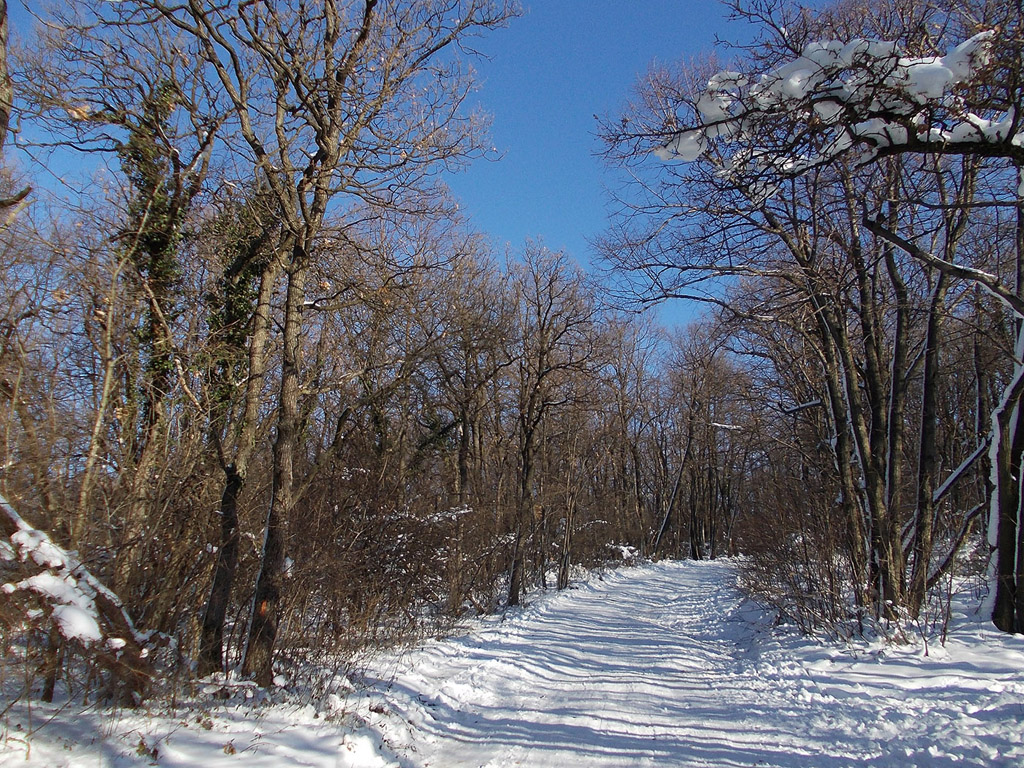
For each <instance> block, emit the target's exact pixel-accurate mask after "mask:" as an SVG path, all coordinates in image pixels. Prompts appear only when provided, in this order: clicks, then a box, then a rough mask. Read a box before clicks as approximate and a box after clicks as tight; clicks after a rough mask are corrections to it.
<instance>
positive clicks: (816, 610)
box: [0, 0, 1024, 759]
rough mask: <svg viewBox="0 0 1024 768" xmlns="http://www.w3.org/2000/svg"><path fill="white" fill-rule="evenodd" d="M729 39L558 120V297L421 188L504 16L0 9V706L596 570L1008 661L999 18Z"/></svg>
mask: <svg viewBox="0 0 1024 768" xmlns="http://www.w3.org/2000/svg"><path fill="white" fill-rule="evenodd" d="M730 5H731V7H732V12H733V14H734V15H735V17H736V18H738V19H741V20H743V21H745V22H747V23H748V24H749V28H750V29H751V30H752V33H751V37H750V39H749V41H747V42H744V43H743V44H742V46H740V45H726V46H720V47H719V48H718V49H717V53H716V54H714V55H711V54H709V55H707V56H705V57H703V58H700V59H689V60H686V61H681V62H679V63H677V64H673V65H665V64H655V65H652V67H651V69H650V70H649V71H647V72H646V73H637V80H636V87H635V89H634V91H633V92H632V93H622V94H621V103H622V108H621V111H620V112H618V113H616V114H611V115H603V116H599V118H598V122H596V123H595V126H594V129H595V131H596V132H597V133H598V134H599V136H600V151H601V154H602V158H603V160H604V162H605V163H606V165H607V167H608V170H609V173H610V174H618V177H621V178H625V179H627V180H628V181H627V182H626V183H624V184H621V185H616V186H614V187H612V189H613V190H614V192H613V194H614V199H613V200H611V201H610V206H609V210H610V216H609V220H608V225H607V228H606V230H605V231H604V232H603V233H602V234H601V236H600V239H599V241H598V242H597V247H598V249H599V251H600V253H601V255H602V263H601V264H595V265H590V266H588V268H587V269H586V270H584V269H583V268H582V267H581V266H579V264H578V263H577V262H576V261H574V258H573V254H568V253H564V252H560V251H553V250H550V249H548V248H547V247H545V245H544V244H543V239H542V237H543V233H538V239H537V240H536V241H530V242H526V243H522V244H519V245H518V246H514V247H513V248H512V249H511V250H510V251H508V252H505V251H498V250H496V249H495V248H494V247H492V246H491V245H490V243H489V240H488V238H487V237H486V236H485V235H484V234H483V233H481V232H479V231H477V230H475V229H474V224H473V221H472V220H469V219H468V218H467V217H466V216H464V215H463V214H462V213H461V211H460V208H459V204H458V200H456V199H454V197H453V196H452V195H451V194H450V193H449V192H448V190H447V188H446V186H445V184H444V177H445V174H447V173H449V172H452V171H455V170H457V169H459V168H460V167H464V166H465V164H467V163H469V162H474V161H475V162H486V161H487V159H486V155H487V153H488V151H489V146H490V145H489V143H488V141H489V140H488V118H487V116H486V115H483V114H479V113H476V112H473V111H469V110H467V109H466V102H467V98H468V94H469V93H470V91H471V89H472V88H473V87H474V70H473V65H472V63H473V59H474V56H475V55H476V54H475V50H474V45H475V44H476V42H475V41H477V40H478V39H479V38H480V37H481V36H485V35H486V36H490V35H500V34H502V28H503V27H505V26H506V25H510V24H515V23H516V16H517V15H518V13H519V12H520V9H519V8H518V7H517V5H516V4H515V3H514V2H513V1H512V0H417V1H416V2H398V1H397V0H323V1H322V2H269V1H268V0H256V1H255V2H234V1H231V2H223V3H217V4H213V3H197V2H176V1H171V0H123V1H122V2H113V1H108V0H75V2H67V3H59V4H56V5H54V6H53V8H52V9H51V10H47V11H43V10H41V9H35V10H33V14H34V15H35V19H34V23H33V24H32V26H31V27H30V28H26V29H18V30H10V35H8V32H9V30H8V28H7V27H8V18H7V3H6V2H4V1H3V0H0V24H2V25H3V26H2V31H3V35H2V41H3V42H2V43H0V146H2V147H3V154H2V156H0V159H2V162H0V169H2V170H0V174H2V177H0V197H2V200H0V496H2V497H0V533H2V538H0V582H2V583H3V587H2V590H0V641H2V643H3V646H4V661H3V666H4V672H3V677H4V680H3V686H4V688H3V690H4V700H5V702H6V701H10V700H11V699H12V698H13V699H19V700H21V699H26V700H28V699H31V700H42V701H44V702H45V701H52V700H54V698H55V697H56V698H57V699H60V698H61V697H71V698H75V699H77V700H87V701H99V702H109V703H114V704H118V705H125V706H135V705H138V704H140V703H143V702H150V701H161V700H166V699H168V698H172V697H174V696H176V695H180V692H181V691H184V690H187V689H189V686H193V685H195V684H196V683H197V681H202V680H222V681H226V680H229V679H240V680H245V681H251V682H252V683H254V684H255V685H256V686H259V687H264V688H266V687H272V686H274V685H275V683H276V684H277V685H283V684H284V683H283V682H282V681H293V680H295V679H296V678H297V677H301V676H302V675H307V676H310V677H312V678H315V676H316V674H317V673H316V672H314V671H312V670H317V669H324V668H337V667H338V666H343V665H344V664H345V663H346V662H345V660H346V659H348V658H350V657H352V656H353V655H354V654H358V653H360V652H363V651H366V650H369V649H376V648H382V647H392V646H398V645H403V644H408V643H411V642H415V641H417V640H419V639H422V638H429V637H436V636H440V635H443V634H445V633H446V632H448V631H449V630H450V629H451V628H452V627H454V626H455V625H456V624H457V623H458V622H459V621H461V620H462V619H463V618H465V617H467V616H489V615H494V614H496V613H502V612H504V611H506V610H508V609H510V608H514V607H515V606H517V605H519V604H520V602H521V601H524V600H526V599H527V598H528V596H530V595H534V594H537V593H542V592H545V591H556V590H563V589H565V588H566V587H567V586H569V585H570V583H571V582H572V581H573V580H574V579H575V578H577V577H578V576H579V574H581V573H583V572H585V571H587V570H590V569H595V568H606V567H610V566H612V565H614V564H619V563H623V562H627V563H636V562H647V561H660V560H675V559H688V560H698V561H699V560H714V559H716V558H720V557H729V558H734V559H735V562H736V563H738V568H739V574H740V587H741V589H742V590H743V591H744V592H745V593H746V594H747V595H748V596H749V597H752V598H753V599H755V600H756V601H758V602H759V603H760V604H762V605H765V606H770V607H771V609H772V610H773V611H775V612H776V615H777V616H778V617H779V618H778V620H779V621H780V622H785V623H789V624H793V625H795V626H797V627H798V628H799V629H800V630H801V631H802V632H804V633H808V634H811V635H814V636H816V637H819V638H823V639H825V640H828V641H834V642H843V641H847V640H850V639H851V638H856V637H862V636H864V635H865V634H866V633H867V634H871V635H873V636H875V635H882V636H885V637H887V638H890V639H892V640H893V641H897V640H898V639H899V638H900V637H901V635H902V633H903V632H904V631H905V628H906V627H912V626H913V627H919V628H920V627H925V628H926V630H922V631H927V632H935V633H937V634H941V633H942V632H943V631H944V630H943V628H944V627H945V626H946V625H947V623H948V622H949V620H950V612H951V604H952V603H951V594H952V593H953V592H954V590H955V589H956V588H959V587H958V586H957V585H960V584H962V583H964V580H965V579H967V580H970V581H971V583H973V584H974V585H975V603H976V605H977V606H981V610H984V611H986V612H987V613H986V616H987V617H990V620H991V622H992V623H993V624H994V627H995V628H997V629H998V630H1001V631H1002V632H1005V633H1024V573H1022V565H1021V564H1022V563H1024V520H1022V519H1021V511H1022V509H1024V487H1022V484H1021V469H1022V464H1024V414H1022V413H1021V404H1022V398H1024V205H1022V200H1024V170H1022V168H1024V103H1022V100H1024V66H1022V61H1024V51H1022V46H1024V15H1022V11H1021V6H1020V3H1019V2H1018V3H1014V2H1006V0H999V2H995V1H994V0H993V1H990V0H966V2H965V1H964V0H960V1H959V2H956V3H954V2H951V1H950V0H939V2H929V3H926V2H922V0H837V1H836V2H830V3H827V4H826V3H820V4H816V5H814V6H813V7H811V8H806V7H802V6H800V5H798V4H796V3H795V2H790V0H735V2H734V4H733V3H731V4H730ZM8 41H10V43H8ZM712 42H713V41H709V50H710V44H711V43H712ZM81 163H87V164H89V166H90V167H94V168H95V171H94V174H93V176H92V179H91V181H89V182H88V183H80V182H75V183H74V184H72V183H70V182H67V181H66V180H65V179H64V176H65V175H66V174H67V172H68V170H67V169H68V168H69V167H70V164H81ZM664 300H671V301H676V302H679V301H691V302H697V303H699V305H700V306H702V307H703V309H702V310H701V314H700V317H699V319H698V320H696V321H694V322H693V323H691V324H689V325H687V326H685V327H683V326H680V327H676V328H666V327H663V326H662V325H660V324H659V323H658V322H656V321H655V320H654V319H652V315H651V314H650V313H649V312H647V311H645V310H646V308H648V307H649V306H651V305H655V304H657V303H659V302H661V301H664ZM936 636H937V635H936ZM5 711H6V710H5ZM154 759H155V755H154Z"/></svg>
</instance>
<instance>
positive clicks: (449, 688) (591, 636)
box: [0, 561, 1024, 768]
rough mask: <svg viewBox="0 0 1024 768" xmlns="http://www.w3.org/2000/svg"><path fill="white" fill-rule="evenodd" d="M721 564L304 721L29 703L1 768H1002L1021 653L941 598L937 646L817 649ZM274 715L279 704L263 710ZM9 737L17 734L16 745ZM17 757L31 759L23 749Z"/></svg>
mask: <svg viewBox="0 0 1024 768" xmlns="http://www.w3.org/2000/svg"><path fill="white" fill-rule="evenodd" d="M736 578H737V577H736V564H735V563H734V562H728V561H725V562H723V561H714V562H710V563H697V562H683V563H659V564H655V565H644V566H640V567H635V568H623V569H620V570H618V571H614V572H612V573H609V574H605V575H604V576H603V577H601V576H598V575H594V576H592V577H591V579H590V581H589V582H587V583H585V584H582V585H580V586H579V587H578V588H575V589H570V590H567V591H564V592H560V593H549V594H548V595H545V596H543V597H542V598H541V599H538V600H537V601H536V602H534V603H533V604H532V605H530V606H528V607H527V608H526V609H523V610H521V611H519V612H517V613H510V614H509V615H508V616H507V617H506V618H505V620H501V618H500V617H492V618H490V619H485V620H480V621H476V622H474V623H473V624H472V625H470V626H468V627H467V628H466V633H465V634H464V635H463V636H461V637H457V638H454V639H448V640H438V641H431V642H427V643H424V644H423V645H421V646H420V647H418V648H416V649H414V650H412V651H409V652H407V653H404V654H398V653H394V654H386V655H384V656H381V657H379V658H378V659H376V660H374V661H373V662H372V663H371V664H370V666H369V668H368V669H367V670H366V671H365V672H364V673H363V675H362V678H361V679H358V680H357V681H356V682H357V686H356V688H355V689H354V690H353V689H352V688H351V685H350V683H349V681H348V680H347V679H346V678H339V679H338V680H337V681H336V684H335V685H334V686H333V690H334V693H332V694H330V695H328V696H325V697H324V700H323V701H322V702H321V703H320V707H319V709H317V708H315V707H313V706H311V705H308V704H306V705H299V704H294V703H292V704H287V703H280V702H279V703H277V704H272V705H262V706H259V705H252V704H249V705H244V706H243V705H219V706H214V705H213V704H211V703H207V704H204V705H202V706H200V705H198V704H196V703H193V704H192V705H191V707H192V708H191V709H184V708H182V709H179V710H176V711H174V712H171V713H164V714H159V713H154V714H152V715H149V716H145V715H144V714H136V713H128V712H123V711H122V712H120V713H118V714H116V715H111V714H109V713H107V714H103V713H100V712H98V711H96V710H90V709H85V710H83V709H81V708H78V709H76V708H75V707H74V706H72V705H70V704H67V703H64V704H63V705H53V706H52V707H51V708H49V709H48V708H47V705H42V704H38V703H33V718H34V722H35V723H42V722H46V719H47V718H49V717H52V718H53V721H52V722H50V723H49V724H47V725H44V726H43V727H42V728H41V729H39V730H38V731H37V732H36V733H35V735H34V736H32V737H31V739H28V738H27V737H26V736H25V731H26V730H27V728H28V719H27V715H26V711H25V707H24V705H18V706H16V707H14V708H13V709H12V710H11V711H10V712H9V713H8V715H7V716H6V719H5V721H4V723H3V728H4V729H5V730H4V732H3V734H2V735H3V737H4V738H2V739H0V766H6V765H12V766H13V765H18V766H28V768H37V767H38V766H66V767H67V768H84V767H85V766H90V768H92V766H115V765H116V766H135V765H140V766H141V765H168V766H184V765H203V766H204V768H223V767H224V766H229V765H230V766H235V765H240V764H244V765H246V766H271V765H274V766H277V765H303V766H343V767H346V768H416V767H423V768H426V766H431V767H438V766H444V768H458V767H459V766H474V768H476V767H477V766H492V767H493V768H498V767H499V766H513V765H524V766H525V765H528V766H532V767H533V768H548V767H554V766H558V767H559V768H562V767H563V766H567V765H571V766H594V767H599V766H624V765H629V766H663V765H664V766H705V767H706V766H751V765H759V766H778V767H779V768H797V767H798V766H799V767H801V768H803V767H806V766H816V767H823V768H840V767H844V768H845V766H857V765H871V766H883V767H884V766H891V767H892V768H896V766H954V765H955V766H1017V765H1021V764H1022V763H1024V731H1022V730H1021V728H1020V725H1019V724H1020V720H1021V718H1022V717H1024V672H1022V670H1024V638H1020V637H1012V636H1007V635H1003V634H1000V633H998V632H996V631H995V630H993V629H990V628H989V624H988V623H987V622H986V621H985V620H983V619H981V618H979V617H978V616H977V615H976V614H974V613H973V612H972V610H973V609H972V608H970V607H969V606H973V605H975V604H976V602H977V600H976V599H975V597H974V595H970V594H965V595H961V596H958V598H957V601H956V602H955V604H956V605H957V606H958V608H957V610H956V612H955V615H954V617H953V623H952V626H951V634H950V637H949V640H948V642H947V643H946V644H945V645H944V646H942V645H939V644H938V643H936V642H934V641H930V642H927V643H926V642H924V641H923V640H922V638H921V637H920V636H919V635H917V634H914V632H913V631H912V630H910V631H908V636H907V638H906V642H905V643H902V644H884V643H881V642H874V643H860V644H855V645H845V644H843V645H839V644H825V643H818V642H815V641H813V640H809V639H807V638H805V637H802V636H800V635H799V634H797V633H796V632H795V631H794V630H791V629H789V628H787V627H785V626H782V627H776V626H773V622H772V621H771V620H770V617H769V616H768V615H767V614H766V613H765V612H764V611H762V610H761V609H759V608H758V607H757V606H756V605H754V604H752V603H751V602H750V601H748V600H746V599H744V597H743V596H742V595H741V594H740V593H739V591H738V590H737V588H736ZM273 695H274V696H275V697H280V696H282V695H283V694H282V693H281V692H277V693H275V694H273ZM19 728H21V730H19ZM29 741H30V742H31V750H30V751H29V750H28V749H27V746H26V745H27V743H28V742H29Z"/></svg>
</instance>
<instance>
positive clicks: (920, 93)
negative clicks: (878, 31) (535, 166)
mask: <svg viewBox="0 0 1024 768" xmlns="http://www.w3.org/2000/svg"><path fill="white" fill-rule="evenodd" d="M995 37H996V32H995V31H994V30H986V31H983V32H980V33H978V34H976V35H974V36H973V37H971V38H970V39H968V40H966V41H965V42H963V43H961V44H960V45H958V46H956V47H955V48H954V49H953V50H951V51H950V52H949V53H948V54H946V55H945V56H924V57H910V56H904V55H902V53H901V51H900V49H899V46H898V45H897V44H896V43H891V42H884V41H877V40H863V39H858V40H853V41H850V42H847V43H844V42H840V41H834V40H831V41H823V42H815V43H811V44H809V45H807V46H806V47H805V48H804V50H803V54H802V55H801V56H799V57H797V58H796V59H794V60H792V61H789V62H787V63H785V64H783V65H781V66H779V67H778V68H776V69H775V70H773V71H771V72H769V73H766V74H762V75H761V76H760V77H757V78H756V79H755V78H751V77H748V76H747V75H744V74H742V73H739V72H731V71H722V72H719V73H718V74H716V75H714V76H713V77H712V78H711V79H710V80H709V81H708V85H707V88H706V89H705V90H704V92H703V93H702V94H701V95H700V97H699V98H698V99H697V101H696V102H695V104H694V105H693V106H694V111H695V112H696V117H697V118H698V120H697V121H696V125H694V127H692V128H686V129H683V130H678V131H672V132H671V133H670V134H669V137H668V139H667V141H665V142H664V143H662V144H661V145H660V146H658V147H656V148H655V150H654V154H655V155H656V156H657V157H658V158H660V159H661V160H663V161H673V160H678V161H683V162H694V161H696V160H698V159H699V158H700V157H702V156H703V155H705V154H706V153H708V152H709V150H710V149H711V148H712V146H715V148H716V149H717V151H718V152H719V153H720V162H721V164H722V173H723V175H725V176H729V177H735V176H738V175H741V174H751V173H753V174H757V175H762V176H763V175H764V174H765V173H768V174H772V175H776V176H784V177H786V176H788V177H792V176H796V175H798V174H800V173H802V172H804V171H806V170H808V169H810V168H813V167H817V166H820V165H823V164H825V163H828V162H829V161H831V160H834V159H836V158H838V157H839V156H841V155H844V154H845V153H847V152H851V151H854V152H855V155H854V157H855V159H856V161H858V162H861V163H865V162H870V161H871V160H872V159H874V158H875V157H877V156H878V155H879V154H880V152H881V151H882V150H884V149H885V148H887V147H901V148H906V149H912V150H914V151H935V150H937V149H939V148H940V147H941V146H942V145H946V144H950V143H969V142H976V143H983V142H989V143H1005V142H1007V141H1009V143H1010V144H1011V146H1013V147H1014V148H1018V149H1022V150H1024V131H1021V130H1020V125H1019V120H1018V119H1017V115H1016V112H1015V110H1014V109H1013V107H1011V108H1009V109H1008V110H1007V111H1006V112H1004V113H1002V114H998V115H993V116H990V117H988V118H986V117H983V116H982V115H978V114H976V113H974V112H972V111H971V109H970V106H969V104H968V103H967V102H966V100H965V99H964V98H963V97H962V95H961V94H960V93H958V88H959V87H960V86H965V85H970V84H972V83H974V82H975V81H976V80H978V77H979V73H980V72H981V71H982V70H983V69H984V68H985V67H987V66H988V65H989V64H990V62H991V59H992V52H993V46H994V44H995ZM1011 132H1013V135H1012V137H1011Z"/></svg>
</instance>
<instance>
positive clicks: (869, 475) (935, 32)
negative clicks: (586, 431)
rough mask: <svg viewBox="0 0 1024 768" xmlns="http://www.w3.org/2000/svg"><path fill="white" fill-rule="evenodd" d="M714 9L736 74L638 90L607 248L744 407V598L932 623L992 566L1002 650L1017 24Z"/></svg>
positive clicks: (1009, 509) (956, 16)
mask: <svg viewBox="0 0 1024 768" xmlns="http://www.w3.org/2000/svg"><path fill="white" fill-rule="evenodd" d="M731 7H732V8H733V11H734V13H735V15H736V16H738V17H739V18H742V19H745V20H747V21H749V22H750V23H751V24H752V25H753V30H754V37H753V40H754V42H752V43H751V44H749V45H748V46H746V47H744V48H740V49H738V50H737V51H736V52H737V60H736V61H734V62H732V63H730V64H728V65H723V64H721V63H719V62H715V61H705V62H698V63H690V64H686V65H679V66H677V67H675V68H657V69H654V70H652V71H651V72H650V73H649V75H648V76H647V77H645V78H644V79H643V80H642V81H641V84H640V85H639V86H638V89H637V93H636V97H635V99H634V102H633V104H631V105H630V106H629V107H628V108H627V109H626V111H625V112H624V113H623V114H622V115H621V116H619V117H616V118H615V119H613V120H610V121H608V122H607V123H606V125H605V128H604V136H605V140H606V148H607V155H608V157H609V159H610V160H611V161H612V162H613V163H614V164H616V165H619V166H623V167H626V168H628V169H629V171H630V173H631V176H632V178H633V179H634V182H633V183H632V184H630V185H628V186H627V188H626V189H625V191H624V192H623V193H622V198H621V201H620V202H621V208H622V210H623V211H624V213H623V215H622V216H621V217H620V218H619V219H618V221H617V222H616V225H615V227H614V229H613V231H612V232H611V233H610V234H609V236H608V238H607V240H606V242H605V245H604V249H605V252H606V253H607V255H608V257H609V258H610V259H611V260H612V261H613V262H614V263H616V264H617V265H619V266H620V267H621V268H622V269H623V270H625V272H626V274H628V275H630V276H631V277H632V278H634V284H635V285H636V286H637V288H638V290H641V291H644V292H646V293H647V295H648V296H649V297H650V298H651V299H657V298H662V297H665V296H691V297H695V298H697V299H699V300H703V301H705V302H709V303H710V304H712V305H713V306H715V307H717V312H718V316H719V317H720V321H721V325H722V328H723V330H724V331H725V332H727V333H728V334H729V335H730V336H731V339H732V340H731V342H730V345H731V347H732V348H733V349H735V350H736V352H738V353H739V354H740V355H741V357H740V359H742V360H744V361H745V362H744V365H745V367H747V368H748V371H749V375H750V376H751V379H752V382H753V384H754V387H755V388H756V390H757V391H758V392H759V393H760V397H761V403H762V407H763V409H764V415H763V418H765V419H767V420H769V421H770V422H771V427H770V430H771V432H770V434H769V437H771V438H773V440H772V442H768V443H763V444H762V449H761V451H762V452H761V453H759V455H758V460H757V462H756V467H755V468H754V474H753V475H752V476H750V477H749V481H750V482H751V483H752V484H753V488H754V489H755V493H756V498H757V500H756V501H755V506H754V507H752V508H751V509H752V511H753V512H754V513H755V514H757V515H758V516H759V517H760V518H761V521H760V527H759V530H761V531H763V532H764V533H765V538H764V539H763V540H762V541H761V542H760V544H759V545H757V546H756V547H753V546H752V547H751V548H749V549H748V550H747V551H748V553H749V554H750V555H751V556H752V560H751V563H750V569H749V574H748V575H749V577H750V578H749V582H750V585H751V588H753V589H756V590H759V591H761V592H763V593H764V594H765V595H766V596H767V597H768V598H769V599H771V600H772V601H774V602H775V603H777V604H778V605H780V606H782V607H783V609H784V610H786V612H787V613H789V614H790V615H792V616H794V617H795V618H796V619H798V620H799V621H800V622H801V623H802V624H803V625H804V626H806V627H809V628H813V627H818V626H826V627H829V628H832V629H834V630H836V631H839V632H847V631H850V629H851V628H852V629H853V630H854V631H859V630H861V629H863V628H864V624H865V622H869V621H870V622H877V621H881V622H890V621H897V622H898V621H902V620H904V619H908V618H909V619H911V620H914V621H917V622H919V624H920V625H921V626H927V625H928V624H929V623H930V620H931V618H934V617H935V616H936V612H935V611H933V610H932V609H931V608H930V607H929V606H928V596H929V592H930V591H931V590H933V588H935V587H937V586H941V585H942V584H943V581H944V580H945V579H948V578H950V577H951V576H952V575H953V574H955V573H962V572H963V571H964V569H965V568H966V569H968V572H973V573H980V572H983V571H984V569H985V565H986V563H988V562H990V559H991V563H992V569H993V571H992V572H993V573H994V574H995V578H994V579H993V580H992V581H991V582H990V583H989V585H988V586H990V587H991V589H992V590H993V591H994V592H995V595H994V598H995V599H994V604H995V612H994V614H993V620H994V621H995V623H996V624H997V626H999V627H1000V628H1001V629H1004V630H1007V631H1021V630H1022V627H1024V625H1022V617H1024V610H1022V609H1024V581H1022V577H1021V562H1022V561H1024V559H1022V557H1021V555H1022V553H1024V548H1022V546H1021V544H1022V542H1024V538H1022V534H1024V526H1022V523H1024V521H1022V519H1021V509H1022V505H1021V499H1022V486H1021V483H1020V477H1021V463H1022V462H1021V457H1022V449H1024V441H1022V439H1021V438H1022V432H1021V428H1020V425H1019V421H1020V402H1021V401H1020V398H1021V393H1022V386H1021V370H1022V367H1021V349H1022V348H1021V345H1020V340H1021V338H1022V337H1021V335H1020V334H1021V331H1020V329H1021V327H1022V324H1021V323H1022V318H1024V314H1022V309H1024V304H1022V303H1021V296H1024V271H1022V264H1024V261H1022V259H1024V206H1022V203H1021V195H1022V190H1024V187H1021V186H1020V178H1021V176H1020V173H1021V169H1022V166H1024V153H1022V152H1021V137H1022V132H1021V131H1022V127H1024V126H1022V124H1021V115H1022V114H1024V111H1022V109H1021V107H1022V104H1021V97H1022V90H1021V60H1022V58H1021V53H1022V24H1021V22H1022V18H1021V11H1020V5H1019V4H1006V3H995V2H992V3H990V2H985V1H984V0H979V2H969V3H966V4H964V3H937V4H936V3H921V2H917V0H878V1H877V2H876V1H875V0H852V1H846V2H836V3H831V4H828V5H825V6H822V7H820V8H817V9H814V10H809V9H806V8H800V7H797V6H796V5H795V4H791V3H788V2H776V1H775V0H754V2H743V3H739V2H737V3H735V4H732V5H731ZM655 156H657V159H656V157H655ZM990 543H991V546H990ZM993 550H994V553H993ZM938 615H940V616H941V612H939V614H938ZM897 626H898V625H897Z"/></svg>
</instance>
